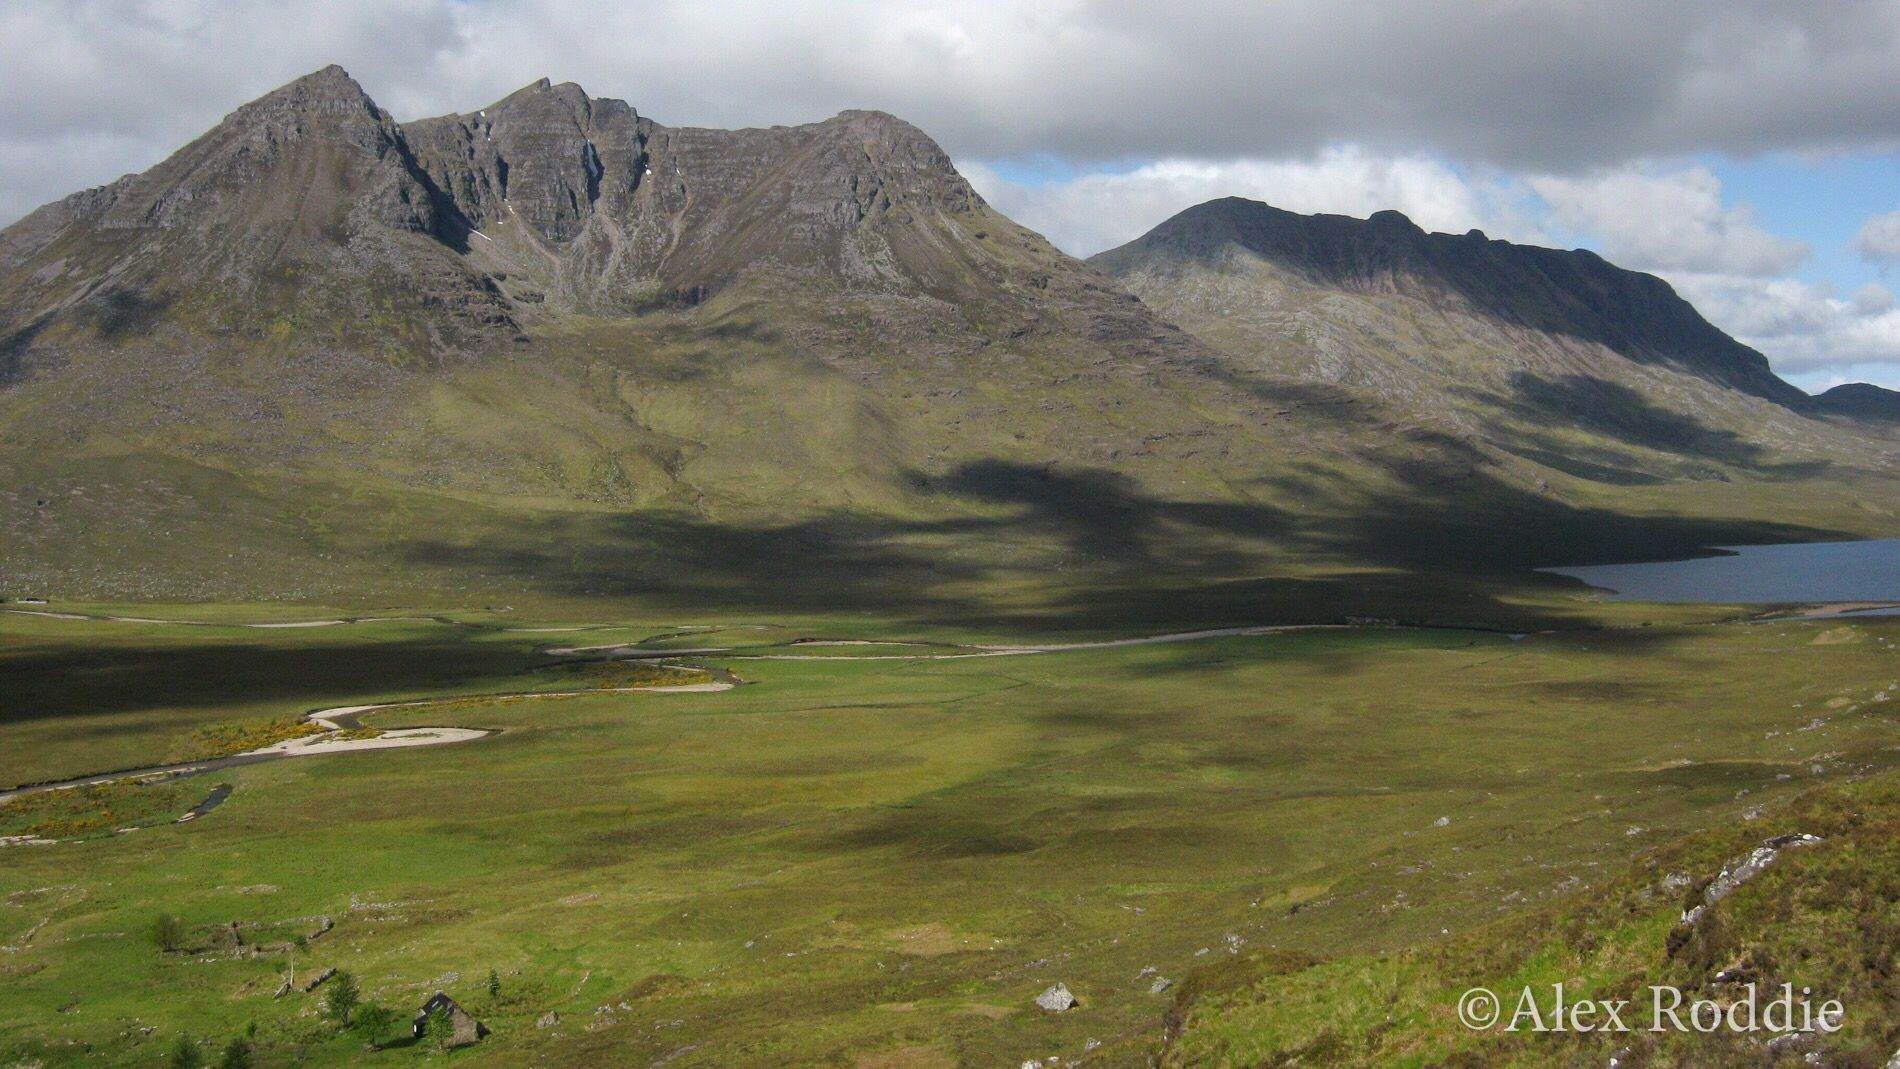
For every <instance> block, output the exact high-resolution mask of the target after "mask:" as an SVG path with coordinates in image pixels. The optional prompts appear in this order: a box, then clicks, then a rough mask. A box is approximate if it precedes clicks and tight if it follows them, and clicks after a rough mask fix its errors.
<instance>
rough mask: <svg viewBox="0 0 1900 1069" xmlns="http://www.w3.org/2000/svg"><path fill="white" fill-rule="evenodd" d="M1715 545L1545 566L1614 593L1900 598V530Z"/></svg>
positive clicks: (1632, 597) (1622, 597) (1679, 597)
mask: <svg viewBox="0 0 1900 1069" xmlns="http://www.w3.org/2000/svg"><path fill="white" fill-rule="evenodd" d="M1718 548H1720V549H1722V550H1723V551H1725V552H1726V553H1727V554H1728V555H1727V556H1721V557H1702V558H1698V559H1696V560H1677V561H1654V562H1650V563H1646V564H1604V565H1591V566H1587V567H1579V568H1545V569H1543V570H1544V571H1547V572H1555V573H1557V574H1558V575H1568V576H1571V577H1573V578H1577V579H1581V580H1583V581H1584V582H1586V583H1588V584H1590V585H1591V586H1594V587H1599V588H1601V589H1603V590H1607V591H1609V592H1610V593H1611V595H1612V596H1613V597H1614V598H1615V599H1616V600H1618V601H1707V602H1722V603H1735V604H1741V603H1774V602H1818V601H1900V538H1890V539H1882V540H1878V541H1868V542H1809V543H1804V544H1799V545H1784V546H1722V547H1718Z"/></svg>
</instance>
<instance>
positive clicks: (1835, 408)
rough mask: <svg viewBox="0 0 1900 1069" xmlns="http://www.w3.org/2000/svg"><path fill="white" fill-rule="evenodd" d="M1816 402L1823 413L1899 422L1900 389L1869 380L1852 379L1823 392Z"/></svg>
mask: <svg viewBox="0 0 1900 1069" xmlns="http://www.w3.org/2000/svg"><path fill="white" fill-rule="evenodd" d="M1816 401H1817V402H1818V403H1819V405H1820V408H1821V410H1822V411H1824V412H1832V413H1836V414H1839V415H1843V416H1852V417H1855V418H1857V419H1868V420H1886V421H1892V422H1900V392H1895V391H1893V390H1887V389H1882V388H1881V387H1879V386H1875V385H1874V384H1873V383H1870V382H1850V383H1846V384H1844V385H1841V386H1836V387H1834V388H1832V389H1829V390H1826V391H1824V392H1823V393H1821V394H1820V395H1819V396H1818V397H1817V398H1816Z"/></svg>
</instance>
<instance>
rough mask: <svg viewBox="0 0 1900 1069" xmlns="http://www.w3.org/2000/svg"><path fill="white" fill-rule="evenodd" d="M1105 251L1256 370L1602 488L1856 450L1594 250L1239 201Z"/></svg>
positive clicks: (1753, 355) (1780, 386)
mask: <svg viewBox="0 0 1900 1069" xmlns="http://www.w3.org/2000/svg"><path fill="white" fill-rule="evenodd" d="M1090 263H1091V264H1092V265H1093V266H1095V267H1097V268H1099V269H1100V270H1102V271H1103V272H1104V273H1106V274H1108V275H1109V276H1110V277H1112V278H1114V279H1115V280H1116V281H1118V282H1120V283H1121V284H1123V285H1125V286H1127V287H1128V288H1129V289H1130V290H1131V291H1133V292H1134V293H1136V294H1138V295H1139V296H1140V297H1141V298H1142V300H1143V301H1144V302H1145V303H1147V304H1148V305H1149V306H1150V307H1152V308H1154V309H1155V310H1156V311H1158V312H1160V313H1161V314H1162V315H1164V316H1165V317H1167V318H1168V319H1170V320H1171V321H1173V322H1175V323H1177V324H1179V325H1180V326H1182V327H1183V328H1185V329H1187V330H1188V331H1189V332H1191V333H1193V334H1195V335H1196V336H1198V337H1200V338H1202V339H1203V340H1205V341H1207V342H1208V343H1209V344H1210V345H1212V346H1214V347H1215V348H1218V349H1220V350H1222V351H1223V352H1225V353H1226V354H1228V355H1229V356H1231V357H1233V358H1235V359H1237V360H1240V361H1243V362H1246V363H1247V364H1249V366H1252V367H1255V368H1257V369H1260V370H1264V371H1271V372H1274V373H1278V374H1284V375H1290V376H1294V377H1299V378H1305V379H1311V380H1315V381H1320V382H1326V383H1330V384H1336V385H1339V386H1342V387H1349V388H1353V389H1355V390H1357V391H1359V392H1361V393H1364V394H1369V395H1371V396H1375V397H1378V398H1381V399H1383V400H1384V401H1386V402H1387V403H1389V404H1393V405H1397V406H1401V407H1403V408H1406V409H1409V410H1411V411H1414V412H1416V413H1418V414H1419V417H1420V418H1421V419H1422V420H1425V421H1427V422H1428V423H1430V424H1431V425H1434V426H1436V427H1439V428H1440V429H1442V430H1443V431H1444V432H1445V433H1447V434H1452V435H1455V436H1458V437H1460V438H1462V439H1465V440H1468V441H1470V442H1472V443H1473V444H1474V445H1476V446H1478V447H1481V448H1485V449H1488V450H1494V451H1497V452H1499V453H1502V454H1507V455H1510V456H1514V457H1516V458H1519V459H1521V460H1526V461H1530V462H1532V463H1534V464H1537V465H1539V466H1541V467H1545V468H1548V469H1551V470H1553V471H1556V472H1561V473H1563V474H1565V475H1568V476H1571V477H1574V478H1577V479H1580V480H1584V481H1587V482H1594V483H1599V484H1625V485H1648V484H1659V483H1665V482H1670V481H1675V480H1707V479H1734V478H1744V477H1747V476H1748V475H1749V474H1751V473H1752V474H1753V475H1757V476H1767V477H1769V478H1783V477H1787V476H1791V475H1795V474H1798V473H1802V472H1809V473H1812V472H1818V471H1820V470H1822V469H1825V468H1830V467H1837V466H1839V465H1841V464H1843V463H1846V464H1849V465H1851V464H1853V463H1854V461H1853V455H1854V450H1855V446H1854V444H1853V442H1852V440H1851V438H1850V437H1849V436H1846V435H1843V434H1841V433H1839V432H1837V431H1835V430H1831V429H1829V428H1827V427H1825V426H1823V425H1821V424H1819V423H1817V422H1816V421H1815V420H1813V419H1810V418H1808V417H1809V416H1811V415H1814V414H1816V412H1817V405H1816V404H1815V402H1814V401H1813V399H1811V398H1809V397H1808V395H1807V394H1805V393H1804V392H1802V391H1801V390H1799V389H1796V388H1795V387H1793V386H1790V385H1789V384H1787V383H1786V382H1783V381H1782V380H1781V379H1779V378H1778V377H1776V376H1775V374H1774V373H1773V371H1772V370H1770V368H1769V365H1768V361H1767V359H1766V358H1765V357H1763V356H1762V355H1761V354H1760V353H1758V352H1756V351H1754V350H1753V349H1750V348H1748V347H1747V346H1744V345H1742V344H1741V343H1739V342H1737V341H1735V340H1734V339H1732V338H1730V337H1729V336H1727V335H1726V334H1724V333H1722V332H1721V331H1720V330H1718V329H1717V328H1715V327H1714V326H1713V325H1711V324H1710V323H1709V322H1708V321H1707V320H1705V319H1703V318H1702V316H1701V315H1699V314H1698V313H1697V312H1696V310H1695V309H1694V308H1693V307H1692V306H1691V305H1690V304H1689V303H1688V302H1687V301H1685V300H1683V299H1682V298H1681V297H1680V296H1678V295H1677V294H1676V293H1675V291H1674V290H1672V289H1671V288H1670V287H1669V285H1668V284H1667V283H1665V282H1663V281H1662V280H1661V279H1659V278H1656V277H1654V276H1652V275H1646V274H1641V273H1638V272H1634V271H1627V270H1624V269H1622V268H1619V267H1616V266H1615V265H1613V264H1610V263H1608V262H1607V261H1605V260H1603V259H1602V258H1601V257H1599V256H1597V255H1596V254H1594V253H1591V252H1587V251H1581V250H1579V251H1562V250H1556V249H1545V248H1536V247H1529V246H1523V245H1515V244H1512V243H1510V242H1506V241H1498V240H1495V239H1491V238H1488V237H1486V236H1485V235H1484V234H1483V233H1482V232H1479V231H1475V230H1474V231H1471V232H1470V233H1467V234H1462V235H1452V234H1436V233H1427V232H1426V231H1424V230H1422V229H1420V228H1419V227H1418V226H1416V225H1414V224H1413V223H1412V222H1411V221H1410V220H1408V219H1406V218H1405V217H1404V216H1403V215H1401V214H1399V213H1397V212H1389V211H1388V212H1380V213H1378V214H1376V215H1374V216H1372V217H1371V218H1369V219H1354V218H1349V217H1345V216H1336V215H1313V216H1307V215H1298V214H1295V213H1293V212H1287V211H1283V210H1280V209H1277V208H1273V207H1271V206H1269V205H1266V204H1262V203H1259V202H1256V201H1249V200H1242V199H1239V198H1231V197H1230V198H1225V199H1222V200H1215V201H1209V202H1207V203H1205V204H1200V205H1197V206H1195V207H1193V208H1189V209H1188V210H1186V211H1184V212H1181V213H1180V214H1178V215H1176V216H1174V217H1173V218H1170V219H1168V220H1167V221H1165V222H1163V223H1161V224H1160V225H1159V226H1157V227H1155V228H1154V229H1153V230H1151V231H1149V232H1148V233H1147V234H1145V235H1143V236H1142V237H1140V238H1138V239H1136V240H1135V241H1132V242H1129V243H1128V244H1126V245H1123V246H1121V247H1119V248H1116V249H1111V250H1109V251H1107V252H1103V253H1101V254H1099V255H1097V256H1095V257H1092V258H1091V260H1090Z"/></svg>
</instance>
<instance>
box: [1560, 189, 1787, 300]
mask: <svg viewBox="0 0 1900 1069" xmlns="http://www.w3.org/2000/svg"><path fill="white" fill-rule="evenodd" d="M1530 186H1531V188H1532V189H1533V190H1535V191H1536V192H1537V194H1538V196H1540V197H1542V198H1543V200H1544V201H1545V203H1547V204H1548V205H1550V209H1551V214H1552V217H1553V218H1554V219H1555V220H1556V221H1557V223H1558V224H1559V225H1561V226H1563V227H1565V228H1567V229H1569V230H1573V231H1578V232H1581V233H1585V234H1590V235H1593V236H1595V237H1596V239H1597V240H1598V243H1599V246H1600V249H1601V251H1602V253H1603V254H1604V256H1606V257H1607V258H1609V259H1610V260H1612V261H1614V262H1616V263H1619V264H1621V265H1623V266H1625V267H1633V268H1637V269H1639V270H1646V271H1699V272H1714V273H1723V274H1736V275H1757V276H1767V275H1778V274H1784V273H1786V272H1787V271H1789V270H1791V269H1793V268H1794V267H1795V265H1797V264H1799V263H1800V262H1801V261H1802V260H1804V259H1806V258H1807V256H1808V252H1809V250H1808V247H1807V245H1806V244H1804V243H1803V242H1800V241H1791V240H1789V239H1787V238H1782V237H1777V236H1775V235H1774V234H1770V233H1768V232H1767V231H1766V230H1763V229H1762V228H1761V227H1760V226H1758V225H1756V223H1755V219H1754V213H1753V212H1752V211H1751V210H1750V209H1748V208H1747V207H1745V206H1739V207H1738V206H1734V205H1729V204H1724V203H1723V200H1722V181H1721V179H1720V178H1717V177H1716V176H1715V174H1714V173H1713V172H1712V171H1710V170H1709V169H1708V168H1706V167H1689V168H1684V169H1680V170H1674V171H1653V170H1648V169H1643V168H1623V169H1619V170H1611V171H1600V172H1597V173H1594V174H1590V175H1586V176H1583V177H1573V178H1566V177H1558V176H1542V177H1534V178H1531V179H1530Z"/></svg>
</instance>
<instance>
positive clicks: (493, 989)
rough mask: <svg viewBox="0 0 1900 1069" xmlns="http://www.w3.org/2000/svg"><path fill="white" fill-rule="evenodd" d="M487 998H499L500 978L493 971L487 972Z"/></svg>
mask: <svg viewBox="0 0 1900 1069" xmlns="http://www.w3.org/2000/svg"><path fill="white" fill-rule="evenodd" d="M488 997H489V998H500V997H501V976H500V975H499V974H498V973H496V972H495V970H493V969H490V970H488Z"/></svg>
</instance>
